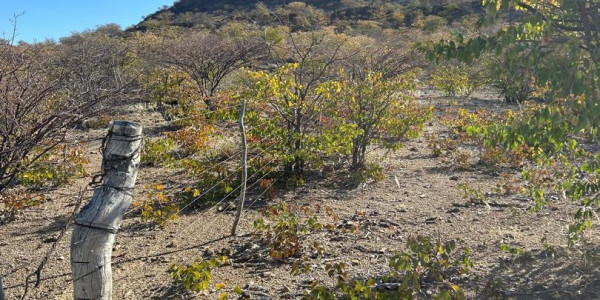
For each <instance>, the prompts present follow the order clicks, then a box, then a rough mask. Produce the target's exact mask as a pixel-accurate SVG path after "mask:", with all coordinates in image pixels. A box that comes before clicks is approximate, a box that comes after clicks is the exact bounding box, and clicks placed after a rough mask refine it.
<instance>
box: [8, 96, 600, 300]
mask: <svg viewBox="0 0 600 300" xmlns="http://www.w3.org/2000/svg"><path fill="white" fill-rule="evenodd" d="M424 97H426V95H425V96H424ZM440 101H441V100H440ZM481 103H482V102H481V100H470V101H468V102H467V103H466V104H465V105H466V106H468V107H469V108H474V107H476V106H478V105H482V104H481ZM489 103H493V104H494V105H497V106H500V104H499V101H495V102H494V101H492V100H490V101H489V102H487V104H486V105H489ZM434 104H436V105H439V107H440V109H442V108H443V107H445V106H444V105H442V104H441V102H438V100H435V101H434ZM499 109H501V108H499ZM438 113H440V111H438ZM125 118H127V119H131V120H134V121H139V122H142V123H143V124H144V125H145V126H146V128H148V130H147V131H146V132H147V133H150V134H156V132H158V131H160V130H159V129H160V127H161V126H162V125H163V124H162V123H161V119H160V117H159V116H158V114H156V113H154V112H149V111H146V110H143V109H139V110H135V112H128V113H126V116H125ZM443 131H444V129H443V127H442V126H441V125H439V124H438V122H437V121H435V120H434V121H433V122H432V123H431V124H429V126H427V127H426V133H430V134H443ZM103 135H104V131H103V130H93V131H87V132H74V133H73V137H72V138H79V139H84V140H85V139H93V138H101V137H102V136H103ZM98 147H99V141H98V140H96V141H93V142H90V143H89V144H88V145H87V149H88V152H89V153H88V154H89V157H90V158H91V160H92V162H91V163H90V164H89V165H88V170H89V173H94V172H97V171H98V170H99V168H100V154H99V151H98ZM370 155H371V156H370V157H371V159H373V160H374V161H375V160H377V161H381V162H382V166H383V170H384V175H385V177H384V179H383V180H380V181H378V182H369V183H365V184H362V185H360V186H358V187H349V186H348V185H347V184H346V182H348V178H347V176H348V175H347V174H345V173H344V172H343V171H341V170H336V172H333V174H329V173H327V174H320V175H315V176H313V177H311V178H309V179H308V180H307V184H306V185H305V186H303V187H299V188H296V189H291V190H284V189H283V188H279V189H278V194H277V197H276V198H275V199H272V200H270V201H271V202H279V201H284V200H285V201H286V202H287V203H289V204H294V205H298V206H300V207H302V206H306V207H311V208H313V209H314V208H316V207H321V208H326V207H327V208H331V209H332V210H333V211H334V212H335V213H336V214H337V215H338V216H339V217H340V220H337V221H335V223H336V226H340V227H342V226H348V224H351V226H355V227H357V228H358V230H357V231H356V232H354V233H351V232H345V233H344V232H342V231H339V230H338V231H336V233H334V234H332V233H330V232H327V231H316V232H313V233H311V234H309V235H307V236H306V237H305V238H304V240H305V242H306V243H311V242H318V243H319V244H320V245H321V246H322V247H323V249H324V250H323V253H322V254H321V255H318V256H309V258H308V262H307V263H308V264H309V265H311V266H312V267H313V268H314V270H315V272H314V274H312V275H309V274H300V275H292V274H290V270H291V264H288V263H281V262H278V261H274V260H272V259H271V258H269V254H268V250H267V249H266V247H265V246H264V245H263V244H261V242H260V239H259V238H258V237H257V236H256V235H253V234H252V233H253V232H254V229H253V226H252V223H253V221H254V220H255V219H256V218H257V217H259V215H260V214H259V212H258V208H260V207H265V205H266V204H267V203H265V200H264V199H259V201H257V202H255V205H254V206H252V207H249V208H248V209H246V210H245V211H244V214H243V218H242V221H241V224H240V227H239V228H238V232H239V233H240V235H239V236H238V237H231V236H229V231H230V227H231V224H232V221H233V214H234V213H233V212H232V211H225V212H219V211H217V210H216V209H206V210H201V211H197V210H196V211H191V212H187V213H185V214H183V215H181V216H180V217H179V219H177V220H176V221H174V222H171V223H169V224H167V225H166V226H165V227H164V228H163V229H160V228H156V227H152V226H148V225H146V224H144V223H143V222H142V221H141V220H140V218H139V214H138V213H137V212H136V211H132V212H131V213H129V214H127V215H126V218H125V220H124V222H123V226H122V229H121V230H120V231H119V233H118V236H117V243H116V245H115V248H114V251H113V279H114V295H113V299H217V297H218V294H219V293H218V292H215V291H214V288H213V289H212V290H210V289H209V291H208V292H206V293H189V292H186V291H183V290H182V289H181V288H180V287H179V286H177V285H176V284H174V283H173V282H172V280H171V279H170V277H169V275H168V273H167V269H168V268H169V265H170V264H172V263H189V262H192V261H193V260H194V259H195V258H199V257H203V256H205V257H206V256H210V255H213V254H216V253H222V254H226V255H227V256H228V257H229V260H228V263H227V264H226V265H225V266H222V267H220V268H218V269H217V270H215V271H214V272H213V276H214V278H213V284H212V285H211V286H214V283H220V282H222V283H225V288H224V290H227V291H230V294H233V293H231V289H232V288H233V287H234V286H236V285H237V286H240V287H242V288H243V290H244V292H245V293H246V294H248V295H250V296H251V299H297V298H300V297H301V296H302V295H303V293H304V292H305V291H307V290H309V289H310V283H311V282H312V281H313V279H319V278H320V279H323V280H325V281H326V279H324V278H325V277H324V274H323V273H324V272H323V265H324V263H334V262H345V263H346V264H347V266H348V267H347V270H348V271H349V273H350V275H351V276H360V277H377V276H378V275H382V274H385V273H386V272H387V271H389V269H388V262H389V259H390V257H392V256H393V255H394V254H395V253H396V252H397V251H403V250H404V249H405V244H406V243H405V242H406V240H407V239H408V238H409V237H411V236H416V235H425V236H429V237H432V238H435V239H437V238H439V239H441V240H444V241H446V240H457V241H458V244H459V245H460V246H464V247H468V248H470V249H471V251H472V254H471V261H472V262H473V267H472V269H471V270H470V272H469V273H467V274H466V275H464V276H461V277H460V278H456V280H455V283H457V284H458V285H459V286H460V287H461V288H462V289H463V290H464V291H465V292H466V296H467V298H468V299H489V298H492V297H493V296H497V299H503V298H513V299H600V288H599V286H600V285H599V283H600V269H599V268H598V264H597V263H596V262H594V261H593V260H584V259H582V258H583V253H581V251H579V250H566V248H565V245H566V238H565V235H564V234H565V232H566V231H567V227H568V225H569V224H570V223H571V222H572V215H573V212H574V211H575V210H576V207H575V205H573V204H572V203H569V202H565V201H564V200H562V199H560V198H557V199H555V203H554V204H555V205H553V206H551V207H546V208H544V209H541V210H540V211H538V212H536V213H532V212H530V211H529V210H528V208H529V207H530V206H531V203H530V201H529V200H528V199H526V198H524V197H520V196H517V195H502V196H500V195H490V196H489V199H490V201H489V203H491V204H492V205H485V204H472V203H470V201H469V200H468V199H464V198H463V197H462V196H461V194H460V192H459V191H458V189H457V186H458V185H459V184H460V183H465V182H467V183H470V184H471V185H472V186H474V187H479V188H481V189H482V190H486V191H488V190H492V189H493V187H494V186H495V185H496V183H497V182H498V180H499V178H500V174H498V173H497V172H495V171H493V170H489V169H487V168H486V167H484V166H478V165H473V166H472V167H471V168H469V169H467V170H462V171H458V170H454V169H452V168H450V167H448V166H447V165H445V164H443V163H442V161H441V159H440V158H436V157H433V156H432V155H431V150H430V149H429V148H428V147H427V143H426V141H425V138H420V139H416V140H413V141H410V142H407V143H406V144H405V146H404V147H403V148H402V149H401V150H400V151H397V152H394V153H389V154H387V155H385V153H384V152H383V151H380V150H376V151H373V152H372V153H371V154H370ZM90 179H91V177H87V178H80V179H77V180H75V181H74V182H73V183H72V184H70V185H69V186H68V187H64V188H60V189H58V190H55V191H52V192H51V193H50V195H49V198H48V201H46V202H45V203H44V204H43V205H42V206H40V207H38V208H31V209H28V210H26V211H25V214H24V215H23V216H21V217H19V218H18V219H17V220H16V221H13V222H10V223H8V224H4V225H2V226H0V275H2V276H4V287H5V292H6V294H7V299H18V297H19V296H20V295H21V294H22V293H23V291H24V281H25V277H26V275H27V274H28V273H30V272H32V271H34V270H35V268H37V266H38V264H39V263H40V261H41V260H42V258H43V257H44V256H45V254H46V253H47V251H48V250H49V249H50V247H51V246H52V245H53V243H54V242H56V238H57V236H58V234H59V233H60V231H61V230H62V229H63V228H64V227H65V226H67V225H69V224H67V221H68V219H69V216H70V215H71V214H72V210H73V208H74V205H75V203H76V201H77V198H78V197H77V195H78V192H79V191H80V190H81V189H86V188H87V183H89V182H90ZM187 182H189V179H187V178H184V176H183V174H182V173H181V172H178V171H176V170H173V169H158V168H142V169H141V170H140V175H139V178H138V183H137V185H138V186H139V187H140V188H139V189H138V190H137V191H136V197H143V194H142V193H141V192H140V190H141V189H143V187H144V186H145V185H147V184H151V183H164V184H165V186H167V189H169V188H171V189H173V190H177V189H180V188H181V186H185V184H186V183H187ZM253 197H254V198H253ZM255 197H256V195H250V197H249V198H250V199H249V200H248V202H247V203H251V202H253V200H255ZM90 198H91V191H90V190H89V189H88V191H87V192H86V193H85V195H84V201H89V199H90ZM498 204H505V205H498ZM323 211H324V209H321V213H318V214H319V216H320V217H321V218H322V219H323V220H326V219H327V217H326V216H325V215H324V213H323ZM71 230H72V227H69V229H68V230H67V231H66V235H65V236H64V238H62V239H60V240H58V242H57V248H56V252H55V253H54V254H53V255H52V256H51V257H50V258H49V261H48V263H47V264H46V266H45V268H44V269H43V273H42V276H41V279H42V280H41V282H40V285H39V286H38V287H34V286H33V284H30V287H29V292H28V298H29V299H72V282H71V280H72V278H71V270H70V262H69V244H70V239H71V236H70V232H71ZM594 230H597V229H596V228H594ZM595 236H596V238H597V237H598V235H595ZM501 244H506V245H510V247H512V248H514V249H517V248H518V249H522V253H521V254H520V255H514V254H510V253H506V252H502V251H500V249H499V247H500V245H501ZM591 245H592V246H590V247H592V248H593V245H600V244H599V243H598V240H597V239H596V240H592V241H591ZM494 282H496V283H497V286H496V287H497V288H496V292H495V295H492V294H489V293H487V294H486V292H484V289H485V287H486V285H487V286H491V283H494ZM430 292H431V291H430ZM430 292H429V293H428V291H427V290H426V291H425V292H424V293H423V294H421V295H419V298H429V297H430Z"/></svg>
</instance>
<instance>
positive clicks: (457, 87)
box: [431, 66, 478, 97]
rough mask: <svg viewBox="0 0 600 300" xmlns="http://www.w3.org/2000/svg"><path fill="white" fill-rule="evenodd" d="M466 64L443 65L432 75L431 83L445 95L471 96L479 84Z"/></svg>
mask: <svg viewBox="0 0 600 300" xmlns="http://www.w3.org/2000/svg"><path fill="white" fill-rule="evenodd" d="M467 68H468V67H466V66H441V67H439V68H437V69H436V70H435V72H434V73H433V74H432V75H431V84H432V85H433V86H434V87H435V88H436V89H438V90H440V91H441V92H442V94H443V95H444V96H450V97H454V96H461V97H462V96H465V97H466V96H469V95H471V93H473V91H474V90H475V88H477V86H478V84H477V83H476V82H475V81H474V80H473V79H472V78H471V76H470V75H469V72H468V70H467Z"/></svg>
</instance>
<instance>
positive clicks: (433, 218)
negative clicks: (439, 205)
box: [425, 217, 439, 224]
mask: <svg viewBox="0 0 600 300" xmlns="http://www.w3.org/2000/svg"><path fill="white" fill-rule="evenodd" d="M438 219H439V218H438V217H431V218H427V219H425V224H433V223H435V222H436V221H437V220H438Z"/></svg>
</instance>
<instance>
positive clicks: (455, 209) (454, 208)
mask: <svg viewBox="0 0 600 300" xmlns="http://www.w3.org/2000/svg"><path fill="white" fill-rule="evenodd" d="M446 212H447V213H449V214H453V213H458V212H460V208H458V207H453V208H451V209H449V210H447V211H446Z"/></svg>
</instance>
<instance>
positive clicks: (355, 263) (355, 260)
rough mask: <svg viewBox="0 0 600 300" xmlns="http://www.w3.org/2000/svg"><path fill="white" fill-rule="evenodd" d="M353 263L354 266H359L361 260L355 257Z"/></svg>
mask: <svg viewBox="0 0 600 300" xmlns="http://www.w3.org/2000/svg"><path fill="white" fill-rule="evenodd" d="M350 262H351V263H352V265H353V266H357V265H359V264H360V261H359V260H358V259H353V260H352V261H350Z"/></svg>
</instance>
